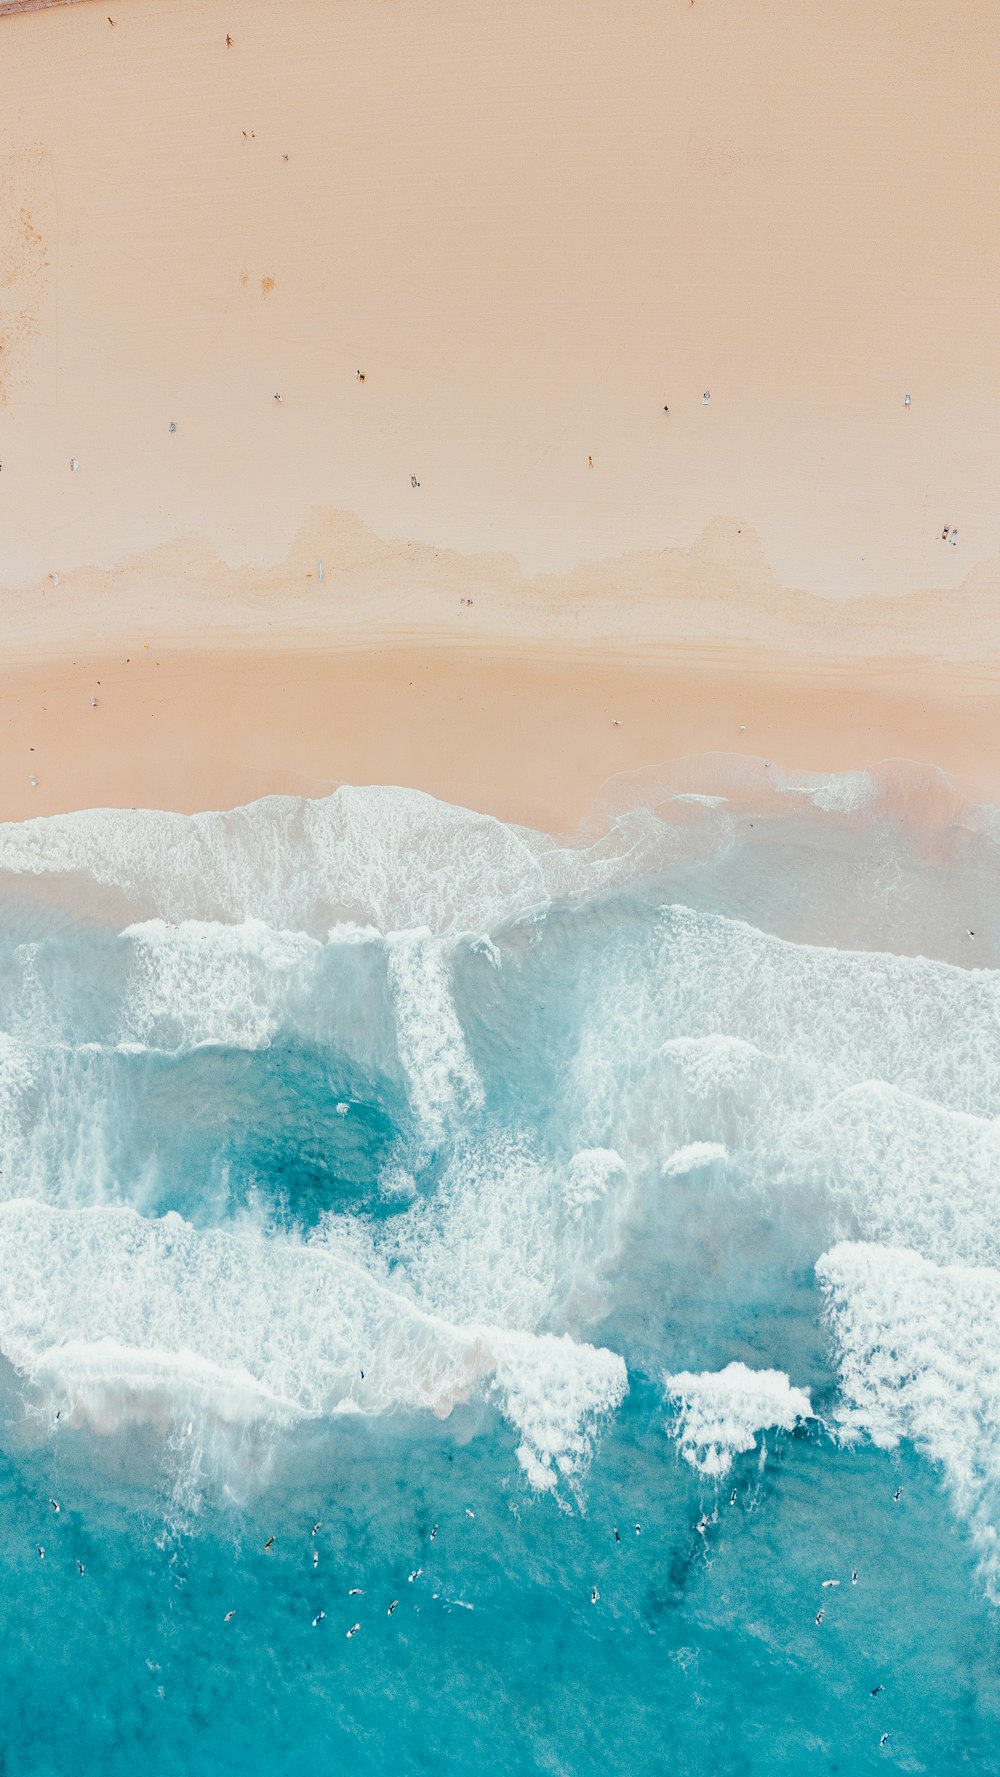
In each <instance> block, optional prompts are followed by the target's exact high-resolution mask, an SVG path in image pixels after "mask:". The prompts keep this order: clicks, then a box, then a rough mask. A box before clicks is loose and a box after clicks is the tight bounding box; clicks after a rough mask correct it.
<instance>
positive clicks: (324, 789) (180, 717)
mask: <svg viewBox="0 0 1000 1777" xmlns="http://www.w3.org/2000/svg"><path fill="white" fill-rule="evenodd" d="M93 698H96V700H97V704H96V708H95V707H93V704H92V702H91V700H92V699H93ZM993 704H994V699H993V698H992V696H990V695H984V697H983V698H982V699H981V700H980V699H974V698H972V697H970V694H969V690H968V687H967V686H964V687H962V689H961V691H960V692H959V691H957V690H955V689H952V690H951V692H950V693H949V688H948V686H947V683H946V681H945V680H943V679H942V677H941V676H940V675H939V676H937V677H936V678H935V679H933V680H932V681H923V682H921V681H920V680H919V679H914V678H913V676H912V675H910V676H907V675H906V674H905V673H899V674H898V675H897V683H896V686H895V688H894V687H893V684H892V683H891V676H890V675H888V674H883V673H879V674H878V675H877V676H873V677H872V678H870V679H869V680H868V681H867V682H865V681H863V680H861V679H859V677H858V676H857V675H856V674H846V673H845V674H842V675H840V676H837V675H828V676H827V677H825V678H824V677H823V676H821V675H819V674H817V672H816V670H815V667H814V666H812V667H811V668H810V670H809V671H807V672H799V673H796V672H794V671H791V670H787V669H786V670H785V671H783V672H775V671H773V670H770V671H769V670H767V667H766V664H760V663H758V664H757V665H755V664H754V663H752V662H750V661H747V660H746V659H744V660H742V661H739V662H737V661H734V662H733V663H732V665H731V666H729V667H728V668H724V669H722V670H719V669H718V668H716V669H714V670H705V669H704V668H699V667H697V666H696V665H693V664H691V663H690V662H680V663H675V664H674V665H673V666H671V667H667V668H665V667H664V666H663V664H662V663H660V662H655V663H652V664H643V663H642V662H637V661H631V662H622V661H609V660H607V659H602V658H600V657H598V656H596V655H594V654H593V653H587V654H583V653H582V654H581V655H580V656H579V657H578V658H577V659H576V660H571V661H569V662H566V661H561V660H557V659H554V658H553V657H552V655H551V654H550V653H546V652H542V651H537V650H535V651H533V650H531V649H529V648H525V647H521V648H509V649H508V650H506V651H500V650H496V649H489V650H475V649H473V648H472V647H471V646H466V647H465V648H463V649H462V650H459V651H456V650H453V649H442V648H433V647H424V648H408V647H399V646H392V645H389V644H386V645H383V646H381V647H379V648H377V649H372V650H371V651H370V652H368V653H367V654H362V653H350V654H344V655H337V654H324V653H322V652H319V651H317V650H311V651H305V650H302V649H298V650H291V649H285V648H283V649H275V650H273V651H272V652H270V653H264V652H258V651H248V652H245V653H243V654H238V653H235V652H233V651H232V650H218V651H214V652H213V651H205V650H198V649H193V648H190V649H176V648H175V649H170V648H156V647H155V646H150V647H142V646H140V647H139V648H138V649H137V650H136V652H135V653H134V654H129V655H124V656H123V655H119V654H115V655H114V656H112V655H110V654H109V653H104V654H92V655H78V656H77V657H76V658H75V659H72V660H69V661H65V660H62V661H60V660H55V661H51V660H50V661H48V662H42V663H36V664H34V665H30V666H27V665H25V666H20V667H7V668H5V669H0V712H2V714H0V722H2V726H3V732H4V738H5V745H4V747H3V749H2V760H0V818H3V819H5V820H24V819H29V818H31V817H33V816H36V815H43V814H56V813H65V812H67V811H69V810H71V809H77V808H87V807H98V806H101V807H146V808H164V809H173V810H175V811H177V812H180V813H195V812H200V811H204V810H209V809H222V808H232V807H236V806H240V805H242V804H244V803H246V802H250V801H254V800H256V799H257V798H258V797H260V796H266V795H273V794H290V795H304V796H317V795H325V794H327V793H329V791H331V790H333V789H334V788H335V787H336V786H337V785H338V784H340V783H353V784H374V783H382V784H397V785H401V786H404V787H408V788H414V789H419V790H423V791H426V792H427V793H429V794H431V795H433V796H436V797H437V798H439V799H440V800H442V801H445V802H451V803H455V804H458V805H460V806H463V807H466V808H473V809H476V810H477V811H479V812H481V813H485V814H492V815H495V816H497V817H498V818H499V819H501V820H504V821H508V822H514V823H517V824H519V825H524V826H530V827H535V828H537V829H539V830H542V831H545V832H549V833H552V834H555V835H563V836H567V835H570V834H572V833H574V832H576V831H577V830H578V829H579V828H580V826H581V823H583V822H584V821H585V820H586V818H587V817H588V816H590V815H592V814H593V813H594V811H595V810H596V809H597V807H598V805H599V803H600V802H601V799H602V796H606V794H607V792H608V789H609V786H611V785H612V784H613V782H614V780H618V779H621V780H623V782H624V780H627V779H628V778H629V777H630V776H631V778H632V779H633V780H634V782H635V784H636V786H637V795H636V800H637V801H641V800H642V799H643V796H644V795H645V794H646V791H645V790H643V791H642V793H638V786H639V785H640V784H641V785H644V786H649V785H652V786H654V787H655V785H656V784H657V782H658V781H659V780H661V779H663V780H667V779H668V778H669V780H670V782H671V783H672V784H673V785H674V786H675V787H676V788H679V789H680V788H686V789H689V790H704V789H706V788H708V789H711V788H712V781H711V780H712V777H713V772H715V774H716V775H717V776H719V777H722V778H724V777H726V775H727V774H728V775H729V776H732V775H733V773H734V771H735V770H737V768H738V769H743V767H741V766H740V758H741V756H742V758H743V760H744V761H745V762H746V764H745V770H744V775H745V776H746V778H747V781H748V783H750V784H755V785H756V788H754V789H753V790H752V793H753V794H754V795H761V794H763V793H764V792H763V785H764V783H765V782H766V779H765V778H764V777H763V776H762V775H761V773H762V771H763V770H764V769H765V768H764V767H763V764H762V762H763V761H765V760H766V761H768V762H769V765H772V766H774V767H775V768H776V770H777V771H779V772H781V773H782V774H783V776H785V777H786V778H787V777H789V776H790V775H793V774H794V773H795V772H796V771H799V772H804V773H810V772H813V773H822V774H826V773H840V772H845V771H863V770H871V769H872V768H874V767H877V766H878V765H880V764H881V763H884V762H886V761H894V762H896V763H897V764H899V765H900V766H902V768H903V771H904V775H905V773H906V772H910V775H915V776H916V777H921V775H922V776H923V777H924V778H925V779H926V780H927V781H928V782H930V781H933V779H934V777H935V775H936V776H937V777H939V778H940V777H941V775H942V774H944V777H945V778H946V779H947V780H949V784H950V787H949V791H948V795H949V796H950V797H951V799H952V800H953V801H957V800H959V799H960V800H961V801H962V802H964V803H966V804H968V803H975V802H983V801H986V802H992V803H997V804H998V805H1000V758H996V757H993V758H990V756H989V753H988V746H987V742H988V736H989V733H990V732H991V729H992V726H993V723H992V721H991V717H992V711H993ZM32 749H33V750H32ZM708 756H714V763H713V761H712V759H710V758H709V757H708ZM755 762H756V763H755ZM907 762H913V767H915V772H914V771H913V770H911V766H910V764H909V763H907ZM925 767H927V768H930V770H929V771H925V770H924V769H923V768H925ZM31 777H35V778H36V779H37V784H36V785H34V786H33V785H32V784H31V783H30V778H31ZM620 787H621V786H619V788H620Z"/></svg>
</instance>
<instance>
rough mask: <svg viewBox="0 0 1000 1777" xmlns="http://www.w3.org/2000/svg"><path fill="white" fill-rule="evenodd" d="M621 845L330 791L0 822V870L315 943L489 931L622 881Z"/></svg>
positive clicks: (402, 794) (136, 907) (442, 806)
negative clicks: (335, 927) (334, 928)
mask: <svg viewBox="0 0 1000 1777" xmlns="http://www.w3.org/2000/svg"><path fill="white" fill-rule="evenodd" d="M633 849H634V839H633V837H629V836H622V837H619V836H618V835H617V834H615V833H612V834H611V835H609V836H607V837H606V838H605V839H604V840H602V841H601V842H600V843H599V844H597V845H595V846H593V847H590V848H589V849H587V848H583V849H580V850H577V849H574V848H572V847H562V846H559V845H557V844H556V842H555V841H554V840H552V839H549V838H548V837H546V836H545V835H544V834H540V833H535V832H533V831H531V830H530V829H528V828H521V827H514V826H508V825H505V824H504V823H503V822H502V821H498V820H495V819H494V818H493V817H492V816H489V815H480V814H476V813H474V812H472V811H471V810H469V809H462V808H455V807H452V806H451V805H449V804H447V803H444V802H438V801H437V800H435V798H434V797H432V796H426V795H424V794H422V793H421V792H420V791H417V790H404V789H395V788H390V787H384V786H368V787H365V788H351V787H349V786H346V785H345V786H342V787H341V788H340V789H338V790H336V791H335V792H334V793H333V794H332V795H331V796H328V797H325V798H323V799H320V800H306V799H302V798H297V797H291V796H269V797H266V798H264V799H263V800H262V801H260V802H254V803H251V804H249V805H248V806H247V807H245V808H238V809H233V810H230V811H228V812H226V813H218V814H214V813H213V814H196V815H179V814H170V813H164V812H161V811H157V810H149V809H91V810H85V811H80V812H77V813H74V814H67V815H53V816H48V817H45V818H42V819H37V820H31V821H23V822H20V823H13V822H12V823H7V824H5V825H0V873H5V874H7V875H9V876H13V877H17V876H52V875H55V876H59V875H62V876H66V877H83V878H85V879H87V880H88V881H89V882H90V883H92V884H94V885H96V886H97V887H98V888H99V889H101V890H104V891H107V893H108V894H109V895H110V896H112V897H113V900H112V902H111V906H112V908H115V907H117V905H118V904H120V903H122V902H123V903H124V905H125V906H126V907H127V908H128V909H129V910H130V914H131V918H132V920H133V921H134V920H148V919H151V918H157V917H158V918H162V919H165V920H169V921H171V922H172V923H175V924H176V923H179V922H181V921H183V920H188V919H195V920H213V921H225V922H227V923H240V922H242V921H244V920H249V919H254V920H263V921H265V922H266V923H267V924H268V925H270V926H272V927H273V928H274V929H275V930H276V931H309V932H312V933H314V934H315V935H319V934H320V933H321V932H322V931H324V930H325V929H326V927H327V926H329V925H330V924H331V923H334V922H336V921H339V920H355V921H358V922H360V923H362V924H364V923H370V924H372V925H375V926H377V927H378V929H379V930H380V931H382V932H393V931H408V930H412V929H414V928H416V927H419V926H424V925H426V926H428V927H429V928H430V930H431V931H432V932H434V933H435V934H438V935H444V934H448V933H459V932H469V933H475V934H479V933H481V932H483V931H489V930H492V929H493V928H494V927H495V926H496V925H497V924H498V923H499V922H501V921H502V920H505V919H509V918H513V917H516V916H517V915H518V914H523V913H527V912H530V911H531V910H532V909H538V908H542V907H545V906H547V905H548V904H549V902H550V901H551V900H552V899H553V898H556V897H564V896H568V895H572V894H574V893H579V892H581V891H582V890H585V889H593V888H599V887H601V886H602V885H603V884H605V883H607V882H609V881H611V880H614V879H615V878H620V877H621V876H622V875H623V874H627V873H630V871H631V868H632V860H631V854H632V852H633Z"/></svg>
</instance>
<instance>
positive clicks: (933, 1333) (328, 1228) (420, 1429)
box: [0, 761, 1000, 1777]
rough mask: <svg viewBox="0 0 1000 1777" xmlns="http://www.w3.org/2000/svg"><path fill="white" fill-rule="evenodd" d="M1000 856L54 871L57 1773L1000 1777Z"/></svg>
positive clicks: (28, 1764)
mask: <svg viewBox="0 0 1000 1777" xmlns="http://www.w3.org/2000/svg"><path fill="white" fill-rule="evenodd" d="M998 850H1000V815H998V814H997V812H996V811H994V810H991V809H988V808H982V807H976V806H973V805H969V804H967V803H963V802H962V801H961V799H960V798H959V797H958V796H957V794H956V793H954V792H952V791H951V789H950V787H949V786H947V785H945V784H944V782H943V780H940V779H938V778H937V777H936V776H935V775H934V774H932V773H926V774H923V776H921V775H920V774H912V773H911V774H909V775H907V774H905V773H899V772H897V773H896V775H895V776H890V775H889V774H888V773H882V774H879V773H872V774H867V773H855V774H849V775H848V776H845V777H840V778H819V777H813V778H808V777H804V776H802V775H799V776H797V777H792V776H789V775H786V776H784V777H782V776H781V775H780V774H779V773H778V772H777V771H776V770H775V768H774V767H773V766H771V765H769V764H765V763H764V762H757V764H756V765H754V766H753V767H752V768H751V767H749V766H739V767H737V766H736V765H734V764H733V762H725V761H716V762H715V764H714V765H713V766H712V768H711V770H708V769H707V768H703V767H698V768H695V767H694V766H692V767H691V768H690V769H685V768H683V767H678V768H676V769H675V772H674V774H673V776H672V778H671V780H670V781H667V779H666V778H663V779H661V780H660V781H658V782H657V783H656V784H655V785H652V784H651V782H649V781H646V780H643V781H642V782H639V781H638V780H629V781H622V782H620V783H618V784H617V785H613V786H610V787H609V790H608V793H607V795H606V798H605V804H604V806H603V807H602V809H601V810H600V811H598V814H597V815H595V817H594V820H593V822H592V823H591V824H590V825H589V826H587V827H586V828H585V829H584V830H582V831H581V833H580V834H579V835H577V836H576V838H575V840H574V841H573V842H572V843H569V842H565V843H560V842H558V841H556V840H554V839H550V838H547V837H546V836H544V835H540V834H537V833H533V832H530V831H528V830H526V829H522V828H517V827H513V826H509V825H504V824H502V823H501V822H499V821H496V820H493V819H490V818H488V817H485V816H482V815H478V814H474V813H472V812H469V811H466V810H462V809H456V808H452V807H448V806H446V805H444V804H441V803H439V802H436V801H434V800H433V799H432V798H431V797H428V796H424V795H421V794H419V793H417V792H415V791H407V790H397V789H379V788H367V789H348V788H343V789H340V790H338V791H337V792H336V793H335V794H333V795H332V796H330V797H328V798H326V799H325V800H317V801H302V800H298V799H291V798H280V797H274V798H268V799H266V800H264V801H261V802H259V803H256V804H254V805H252V806H250V807H248V808H243V809H238V810H235V811H233V812H230V813H226V814H205V815H196V816H190V817H188V816H181V815H171V814H162V813H152V812H148V811H114V810H111V811H108V810H105V811H100V810H98V811H90V812H85V813H80V814H75V815H66V816H59V817H54V818H51V819H46V820H36V821H29V822H25V823H23V824H20V825H7V826H4V827H0V1412H2V1440H0V1490H2V1500H3V1507H2V1514H0V1536H2V1557H3V1567H2V1578H0V1586H2V1611H0V1621H2V1624H3V1637H2V1653H3V1669H4V1676H5V1681H6V1682H5V1686H4V1701H3V1717H2V1730H0V1772H3V1773H4V1774H5V1777H92V1774H93V1777H125V1773H130V1774H131V1773H133V1772H135V1771H136V1770H140V1771H150V1772H155V1773H158V1774H161V1777H170V1774H172V1773H185V1774H186V1777H208V1774H210V1773H229V1772H233V1773H240V1774H241V1777H246V1774H248V1773H261V1774H266V1777H299V1774H300V1773H301V1774H302V1777H305V1774H306V1773H309V1774H310V1777H315V1773H316V1772H323V1773H325V1774H327V1777H331V1774H336V1777H339V1774H340V1773H344V1774H345V1777H347V1774H351V1777H357V1774H363V1773H369V1772H370V1773H373V1774H374V1773H379V1774H384V1773H394V1774H395V1773H399V1774H400V1777H409V1774H410V1773H413V1774H416V1773H423V1772H435V1773H441V1772H447V1773H455V1774H460V1777H466V1774H469V1777H471V1774H473V1773H476V1774H478V1773H483V1772H494V1771H495V1772H504V1773H508V1774H511V1777H514V1774H516V1777H520V1774H522V1773H524V1774H527V1773H552V1774H557V1777H563V1774H565V1777H588V1774H589V1773H592V1772H593V1773H597V1772H602V1773H603V1772H607V1771H609V1770H613V1771H627V1772H629V1773H631V1774H633V1777H646V1774H649V1777H653V1774H654V1773H655V1774H656V1777H663V1774H665V1773H666V1774H669V1777H689V1774H690V1777H696V1774H697V1777H704V1774H707V1773H712V1774H713V1777H758V1774H760V1777H763V1774H764V1773H768V1774H772V1777H773V1774H775V1773H782V1774H787V1777H800V1774H802V1777H805V1774H806V1773H810V1774H811V1773H818V1772H821V1773H826V1772H838V1773H840V1774H841V1777H856V1774H857V1777H860V1774H862V1773H868V1772H876V1771H883V1770H899V1771H907V1772H929V1773H934V1774H935V1777H937V1774H944V1773H956V1772H968V1773H969V1774H970V1777H972V1774H973V1773H975V1774H976V1777H981V1774H986V1773H991V1772H997V1773H1000V1609H998V1606H1000V1547H998V1543H997V1527H998V1525H1000V1211H998V1189H1000V1122H998V1115H1000V975H998V973H997V972H996V965H997V960H998V952H1000V904H998V900H997V883H998V880H1000V876H998Z"/></svg>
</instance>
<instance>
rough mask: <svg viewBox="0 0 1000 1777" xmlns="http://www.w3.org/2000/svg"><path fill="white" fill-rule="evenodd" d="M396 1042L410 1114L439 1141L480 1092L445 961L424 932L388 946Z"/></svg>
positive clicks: (434, 941) (478, 1098)
mask: <svg viewBox="0 0 1000 1777" xmlns="http://www.w3.org/2000/svg"><path fill="white" fill-rule="evenodd" d="M388 964H389V980H390V983H391V986H392V990H393V996H394V1001H395V1010H396V1040H397V1043H398V1045H399V1054H400V1059H401V1061H402V1063H403V1067H404V1070H405V1073H406V1078H407V1084H408V1087H409V1093H410V1101H411V1103H412V1105H413V1109H414V1111H415V1113H416V1115H417V1117H418V1119H419V1120H420V1122H421V1123H422V1124H423V1126H424V1129H425V1130H426V1132H427V1133H428V1134H429V1135H430V1136H431V1137H440V1135H441V1134H442V1132H443V1130H444V1125H445V1119H446V1117H447V1116H448V1114H449V1113H450V1112H451V1111H452V1110H453V1109H454V1108H455V1107H456V1105H457V1106H459V1107H462V1108H470V1107H475V1106H478V1105H480V1104H481V1103H482V1098H483V1089H482V1086H481V1084H480V1081H479V1077H478V1075H477V1073H476V1070H475V1067H474V1066H473V1063H472V1059H471V1057H470V1055H469V1051H468V1048H467V1046H466V1041H465V1035H464V1032H463V1030H462V1026H461V1023H460V1022H459V1018H458V1014H457V1012H456V1010H455V1004H454V1001H453V999H452V995H451V982H450V976H449V967H448V956H447V952H446V949H445V946H444V944H443V943H442V941H441V940H440V939H436V938H433V937H432V936H431V934H430V932H429V931H428V930H427V929H426V927H425V928H424V929H423V930H420V931H415V932H405V933H400V934H398V935H396V936H395V937H393V938H391V939H390V940H389V943H388Z"/></svg>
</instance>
